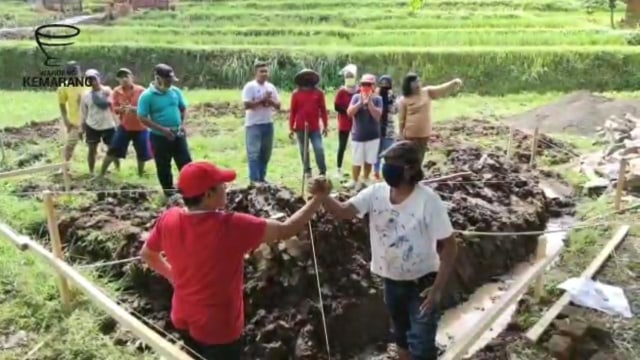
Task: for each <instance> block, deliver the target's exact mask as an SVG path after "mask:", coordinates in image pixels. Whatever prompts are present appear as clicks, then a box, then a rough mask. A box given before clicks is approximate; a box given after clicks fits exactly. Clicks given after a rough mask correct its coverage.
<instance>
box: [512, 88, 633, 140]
mask: <svg viewBox="0 0 640 360" xmlns="http://www.w3.org/2000/svg"><path fill="white" fill-rule="evenodd" d="M627 113H629V114H631V115H636V116H637V115H640V101H637V100H615V99H611V98H608V97H605V96H601V95H595V94H592V93H590V92H589V91H576V92H573V93H571V94H568V95H566V96H563V97H562V98H560V99H559V100H557V101H555V102H553V103H550V104H547V105H544V106H541V107H538V108H535V109H532V110H529V111H527V112H524V113H522V114H519V115H514V116H511V117H509V118H507V119H506V120H507V121H508V122H509V123H511V124H513V125H514V126H516V127H518V128H520V129H527V130H533V129H535V128H536V126H538V127H539V128H540V131H541V132H544V133H571V134H578V135H591V134H594V133H596V131H597V130H596V128H597V127H599V126H602V125H603V124H604V122H605V120H606V119H607V118H608V117H609V116H612V115H615V116H617V117H624V115H625V114H627Z"/></svg>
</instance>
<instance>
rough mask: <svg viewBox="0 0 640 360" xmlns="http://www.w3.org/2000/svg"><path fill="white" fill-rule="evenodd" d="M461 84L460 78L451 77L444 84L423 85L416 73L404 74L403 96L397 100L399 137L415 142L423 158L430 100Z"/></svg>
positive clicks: (449, 91)
mask: <svg viewBox="0 0 640 360" xmlns="http://www.w3.org/2000/svg"><path fill="white" fill-rule="evenodd" d="M461 86H462V80H460V79H453V80H451V81H449V82H446V83H444V84H440V85H435V86H425V87H423V86H422V84H420V78H419V77H418V75H417V74H415V73H409V74H407V76H405V78H404V80H403V82H402V95H403V97H402V98H401V99H399V100H398V114H399V115H398V118H399V131H400V137H401V138H402V139H405V140H410V141H413V142H415V143H416V145H418V147H419V149H420V151H421V152H422V154H421V157H422V159H423V160H424V153H425V152H426V151H427V144H428V141H429V136H431V100H436V99H439V98H443V97H446V96H447V95H449V94H451V93H452V92H454V91H456V90H458V89H459V88H460V87H461Z"/></svg>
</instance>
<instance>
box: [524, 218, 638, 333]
mask: <svg viewBox="0 0 640 360" xmlns="http://www.w3.org/2000/svg"><path fill="white" fill-rule="evenodd" d="M627 232H629V225H623V226H621V227H620V228H619V229H618V231H617V232H616V234H615V235H614V236H613V238H611V240H609V242H608V243H607V245H605V247H604V248H603V249H602V250H601V251H600V253H599V254H598V256H596V257H595V259H593V261H591V264H589V267H587V268H586V269H585V270H584V271H583V272H582V274H581V275H580V278H582V279H591V278H592V277H593V276H594V275H595V274H596V272H597V271H598V270H599V269H600V267H601V266H602V264H604V262H605V261H606V260H607V258H608V257H609V254H610V253H611V252H612V251H613V250H614V249H615V248H616V247H617V246H618V245H619V244H620V243H621V242H622V240H623V239H624V238H625V237H626V236H627ZM570 301H571V296H570V295H569V293H564V295H562V297H560V299H558V301H556V303H555V304H553V306H551V308H550V309H549V310H548V311H547V312H546V313H545V314H544V316H542V318H541V319H540V320H539V321H538V322H537V323H536V324H535V325H534V326H533V327H532V328H531V329H529V331H527V335H526V336H527V338H528V339H529V340H531V341H533V342H536V341H538V339H539V338H540V335H542V333H543V332H544V330H545V329H546V328H547V326H549V324H551V322H552V321H553V319H555V318H556V316H558V314H560V312H561V311H562V309H564V307H565V306H567V304H569V302H570Z"/></svg>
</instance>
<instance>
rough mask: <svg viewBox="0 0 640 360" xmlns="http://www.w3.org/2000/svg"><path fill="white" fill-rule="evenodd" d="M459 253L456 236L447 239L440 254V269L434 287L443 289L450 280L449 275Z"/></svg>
mask: <svg viewBox="0 0 640 360" xmlns="http://www.w3.org/2000/svg"><path fill="white" fill-rule="evenodd" d="M457 253H458V244H457V242H456V240H455V239H454V238H449V239H447V240H445V246H444V248H443V249H442V253H441V254H440V268H439V269H438V275H437V276H436V280H435V282H434V283H433V287H434V288H436V289H443V288H444V286H445V285H446V283H447V281H448V280H449V276H450V275H451V273H452V272H453V269H454V266H455V261H456V255H457Z"/></svg>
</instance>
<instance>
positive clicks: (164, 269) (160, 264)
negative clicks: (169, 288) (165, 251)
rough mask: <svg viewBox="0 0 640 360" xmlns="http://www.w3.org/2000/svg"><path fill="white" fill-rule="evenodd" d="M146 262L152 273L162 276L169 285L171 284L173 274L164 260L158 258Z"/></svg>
mask: <svg viewBox="0 0 640 360" xmlns="http://www.w3.org/2000/svg"><path fill="white" fill-rule="evenodd" d="M146 261H147V264H148V265H149V267H150V268H151V269H152V270H153V271H155V272H157V273H158V274H160V275H162V276H163V277H164V278H166V279H167V280H169V282H170V283H171V284H173V272H172V271H171V265H169V263H168V262H167V261H166V260H165V259H164V258H162V257H161V256H158V257H153V258H150V259H147V260H146Z"/></svg>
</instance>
